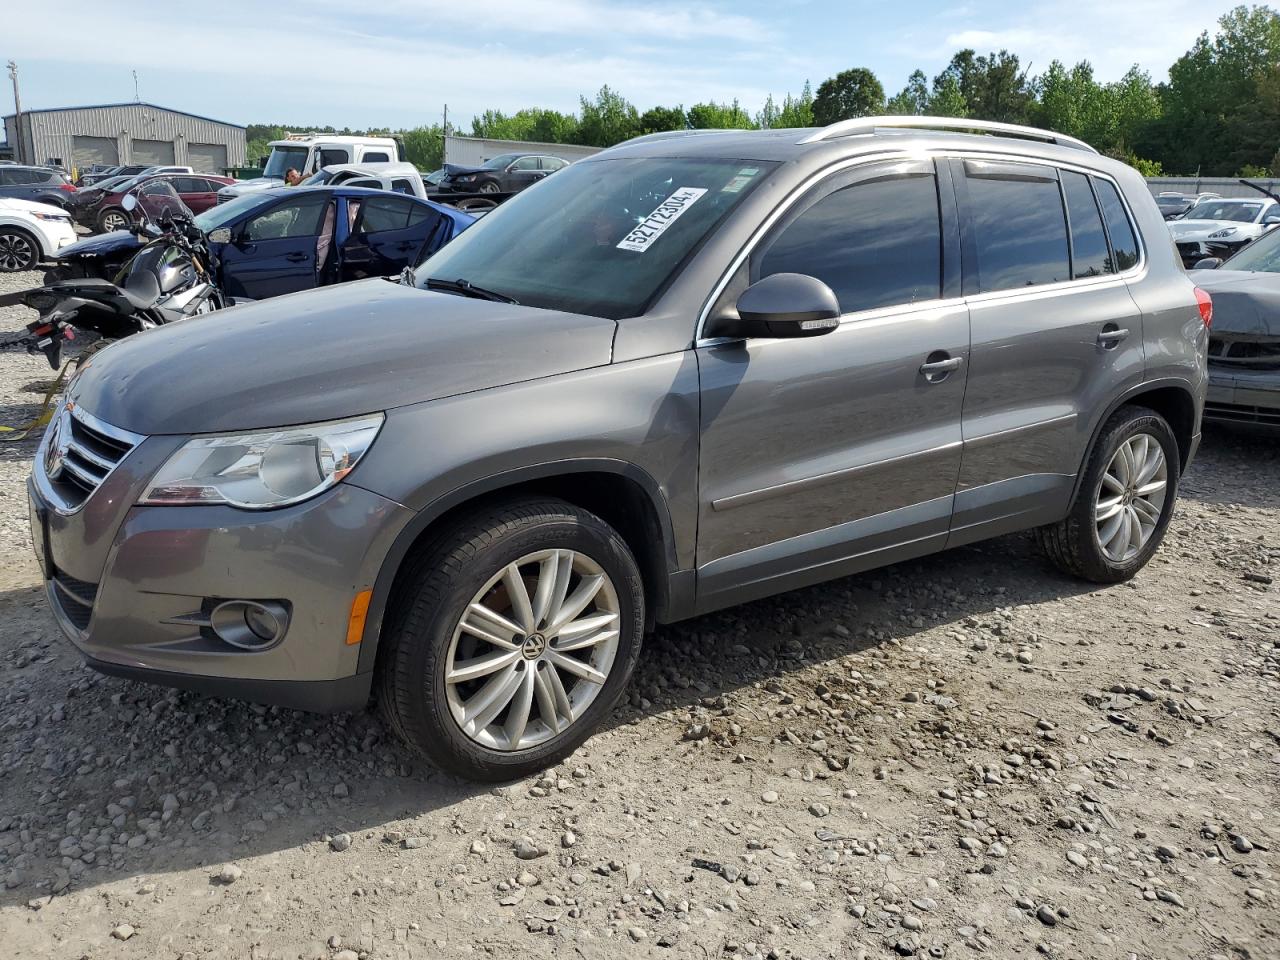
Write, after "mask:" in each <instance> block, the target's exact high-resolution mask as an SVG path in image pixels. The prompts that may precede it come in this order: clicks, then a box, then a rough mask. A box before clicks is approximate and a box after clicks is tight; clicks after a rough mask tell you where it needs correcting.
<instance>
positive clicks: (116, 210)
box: [74, 173, 235, 233]
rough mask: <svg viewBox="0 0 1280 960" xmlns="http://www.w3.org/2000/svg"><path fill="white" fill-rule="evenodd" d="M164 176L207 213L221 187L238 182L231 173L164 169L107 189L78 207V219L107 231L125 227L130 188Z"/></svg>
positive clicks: (188, 201)
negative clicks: (220, 174) (186, 171)
mask: <svg viewBox="0 0 1280 960" xmlns="http://www.w3.org/2000/svg"><path fill="white" fill-rule="evenodd" d="M156 179H164V180H168V181H169V182H170V183H171V184H173V189H174V191H175V192H176V193H177V194H178V196H179V197H181V198H182V202H183V203H185V204H186V205H187V208H188V209H189V210H190V211H191V212H192V213H204V211H206V210H208V209H209V208H210V207H213V206H216V205H217V203H218V191H219V190H221V189H222V188H223V187H225V186H227V185H229V184H232V183H235V180H233V179H232V178H231V177H215V176H213V175H211V174H206V173H160V174H154V175H151V176H146V175H139V176H137V177H132V178H130V179H128V180H125V181H123V182H121V183H117V184H114V185H113V186H112V187H111V188H110V189H109V190H104V191H103V192H102V194H101V195H100V196H99V197H98V199H97V200H96V201H94V202H93V203H92V204H88V205H85V206H77V207H76V208H75V209H74V213H75V216H76V219H77V220H78V221H79V222H80V223H83V224H84V225H85V226H86V227H96V228H97V229H98V230H100V231H102V232H103V233H110V232H111V231H112V230H123V229H125V228H126V227H128V226H129V224H130V222H131V218H130V216H129V214H128V213H126V212H125V210H124V208H123V207H122V206H121V205H120V204H121V203H122V202H123V201H124V198H125V197H126V196H127V195H128V193H129V191H130V190H132V189H133V188H134V187H137V186H139V185H140V184H143V183H146V182H147V181H149V180H156Z"/></svg>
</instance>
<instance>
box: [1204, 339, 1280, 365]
mask: <svg viewBox="0 0 1280 960" xmlns="http://www.w3.org/2000/svg"><path fill="white" fill-rule="evenodd" d="M1209 364H1210V365H1211V366H1218V367H1237V368H1241V367H1243V368H1247V369H1253V370H1276V369H1280V337H1251V338H1240V337H1221V336H1219V337H1210V338H1209Z"/></svg>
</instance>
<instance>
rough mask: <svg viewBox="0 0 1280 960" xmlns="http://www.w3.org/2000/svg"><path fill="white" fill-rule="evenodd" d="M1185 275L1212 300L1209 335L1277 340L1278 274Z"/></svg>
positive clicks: (1279, 329)
mask: <svg viewBox="0 0 1280 960" xmlns="http://www.w3.org/2000/svg"><path fill="white" fill-rule="evenodd" d="M1189 276H1190V277H1191V278H1192V279H1193V280H1194V281H1195V284H1196V286H1197V287H1199V288H1200V289H1201V290H1204V291H1206V292H1207V293H1208V294H1209V296H1211V297H1212V298H1213V330H1212V332H1213V333H1233V334H1246V335H1251V336H1264V337H1280V273H1262V272H1257V273H1254V272H1251V271H1248V270H1194V271H1191V272H1190V273H1189Z"/></svg>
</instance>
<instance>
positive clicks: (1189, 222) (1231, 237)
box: [1169, 197, 1280, 265]
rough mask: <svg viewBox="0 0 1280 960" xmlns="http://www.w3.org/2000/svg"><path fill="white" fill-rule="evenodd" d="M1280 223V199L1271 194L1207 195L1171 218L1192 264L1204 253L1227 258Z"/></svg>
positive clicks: (1176, 240) (1175, 236)
mask: <svg viewBox="0 0 1280 960" xmlns="http://www.w3.org/2000/svg"><path fill="white" fill-rule="evenodd" d="M1277 224H1280V203H1276V201H1275V200H1272V199H1271V198H1270V197H1258V198H1257V199H1254V198H1252V197H1204V198H1202V199H1200V200H1197V201H1196V203H1195V206H1193V207H1192V208H1191V209H1190V210H1188V211H1187V212H1186V213H1185V214H1183V216H1182V217H1181V219H1178V220H1170V221H1169V233H1170V234H1172V236H1173V241H1174V243H1176V244H1177V245H1178V253H1179V254H1181V255H1182V262H1183V263H1185V264H1188V265H1192V264H1194V263H1195V262H1196V261H1197V260H1200V259H1202V258H1204V257H1221V258H1222V259H1224V260H1225V259H1226V258H1227V257H1229V256H1231V254H1233V253H1235V252H1236V251H1237V250H1239V249H1240V248H1241V247H1243V246H1244V245H1245V244H1246V243H1249V242H1250V241H1253V240H1257V239H1258V237H1260V236H1262V235H1263V234H1264V233H1266V232H1267V231H1268V230H1270V229H1271V228H1272V227H1274V226H1276V225H1277Z"/></svg>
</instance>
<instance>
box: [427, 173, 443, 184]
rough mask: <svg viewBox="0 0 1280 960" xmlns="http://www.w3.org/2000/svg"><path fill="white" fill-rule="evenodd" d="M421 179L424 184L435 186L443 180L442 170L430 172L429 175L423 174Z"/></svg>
mask: <svg viewBox="0 0 1280 960" xmlns="http://www.w3.org/2000/svg"><path fill="white" fill-rule="evenodd" d="M422 179H423V181H425V182H426V183H430V184H437V183H439V182H440V181H441V180H443V179H444V171H443V170H432V171H431V172H430V173H424V174H423V175H422Z"/></svg>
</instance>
